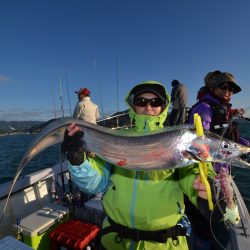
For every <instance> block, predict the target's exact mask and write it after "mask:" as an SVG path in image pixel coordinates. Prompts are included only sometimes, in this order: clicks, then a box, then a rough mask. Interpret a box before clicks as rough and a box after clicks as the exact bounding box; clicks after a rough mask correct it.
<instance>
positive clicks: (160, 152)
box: [4, 118, 250, 211]
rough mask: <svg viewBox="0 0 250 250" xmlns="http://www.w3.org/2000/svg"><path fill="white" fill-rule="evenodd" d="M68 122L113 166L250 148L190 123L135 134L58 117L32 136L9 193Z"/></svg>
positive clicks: (173, 164) (142, 166)
mask: <svg viewBox="0 0 250 250" xmlns="http://www.w3.org/2000/svg"><path fill="white" fill-rule="evenodd" d="M71 123H75V124H76V125H78V126H80V128H81V130H82V131H83V132H84V142H85V147H86V149H87V150H88V151H91V152H94V153H95V154H96V155H98V156H99V157H101V158H103V159H104V160H106V161H108V162H110V163H112V164H114V165H116V166H119V167H122V168H126V169H131V170H159V169H173V168H181V167H185V166H188V165H191V164H193V163H196V162H199V161H204V162H230V161H231V160H234V161H235V159H236V158H237V157H238V156H240V155H241V154H245V153H248V152H250V147H245V146H242V145H240V144H237V143H235V142H232V141H229V140H226V139H224V138H222V137H219V136H218V135H216V134H214V133H212V132H209V131H205V135H204V136H203V137H198V136H197V135H196V132H195V128H194V126H193V125H181V126H176V127H168V128H163V129H162V130H158V131H155V132H145V133H141V134H138V133H135V132H133V130H131V129H128V130H122V131H120V130H112V129H110V128H105V127H102V126H99V125H96V124H93V123H88V122H84V121H82V120H79V119H74V118H61V119H58V120H56V121H54V122H52V123H51V124H50V125H48V126H47V127H45V128H44V129H43V130H42V131H41V132H40V133H39V134H38V135H37V136H36V137H35V139H34V140H33V142H32V143H31V145H30V146H29V148H28V150H27V152H26V154H25V155H24V157H23V159H22V160H21V162H20V164H19V166H18V169H17V172H16V175H15V177H14V180H13V184H12V186H11V188H10V192H9V195H10V194H11V192H12V190H13V187H14V185H15V182H16V180H17V179H18V177H19V175H20V174H21V172H22V170H23V169H24V167H25V166H26V165H27V164H28V163H29V162H30V161H31V160H32V159H33V158H34V157H35V156H36V155H37V154H38V153H40V152H41V151H42V150H44V149H46V148H48V147H50V146H52V145H54V144H56V143H60V142H62V141H63V137H64V132H65V129H66V128H67V126H68V125H69V124H71ZM7 200H8V199H7ZM6 206H7V202H6ZM6 206H5V208H4V211H5V209H6Z"/></svg>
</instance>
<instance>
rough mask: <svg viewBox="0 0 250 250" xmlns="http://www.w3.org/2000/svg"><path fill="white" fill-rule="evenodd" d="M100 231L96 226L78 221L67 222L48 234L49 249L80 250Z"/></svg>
mask: <svg viewBox="0 0 250 250" xmlns="http://www.w3.org/2000/svg"><path fill="white" fill-rule="evenodd" d="M99 231H100V228H99V227H98V226H97V225H94V224H91V223H86V222H84V221H80V220H73V219H72V220H68V221H67V222H65V223H62V224H60V225H59V226H58V227H56V228H55V229H54V230H53V231H51V232H50V235H49V238H50V242H51V249H58V248H59V247H61V246H62V247H64V248H66V249H74V250H82V249H85V248H86V247H87V246H88V244H89V243H90V242H91V241H92V240H94V239H95V238H96V236H97V234H98V232H99Z"/></svg>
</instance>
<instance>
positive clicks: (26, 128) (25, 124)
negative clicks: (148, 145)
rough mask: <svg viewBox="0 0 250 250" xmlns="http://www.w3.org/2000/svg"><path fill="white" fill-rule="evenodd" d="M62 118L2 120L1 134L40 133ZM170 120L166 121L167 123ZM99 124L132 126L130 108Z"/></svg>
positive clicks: (110, 126)
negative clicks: (43, 120)
mask: <svg viewBox="0 0 250 250" xmlns="http://www.w3.org/2000/svg"><path fill="white" fill-rule="evenodd" d="M57 119H60V118H56V119H51V120H49V121H46V122H41V121H11V122H6V121H0V134H1V133H13V132H24V133H30V134H32V133H39V132H40V131H41V130H42V129H43V128H44V127H46V126H47V125H48V124H50V123H51V122H53V121H55V120H57ZM167 122H168V120H167V121H166V124H165V125H167ZM97 124H98V125H100V126H104V127H108V128H123V127H130V126H131V125H133V124H132V123H131V120H130V117H129V114H128V110H124V111H121V112H117V113H115V114H113V115H111V116H109V117H106V118H105V119H103V120H100V121H98V122H97Z"/></svg>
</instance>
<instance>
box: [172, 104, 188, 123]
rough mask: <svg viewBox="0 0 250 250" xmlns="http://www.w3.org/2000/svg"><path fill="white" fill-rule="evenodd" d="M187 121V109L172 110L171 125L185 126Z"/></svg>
mask: <svg viewBox="0 0 250 250" xmlns="http://www.w3.org/2000/svg"><path fill="white" fill-rule="evenodd" d="M185 119H186V112H185V108H180V109H172V111H171V114H170V118H169V125H170V126H174V125H179V124H183V123H184V122H185Z"/></svg>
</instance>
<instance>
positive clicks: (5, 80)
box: [0, 75, 11, 86]
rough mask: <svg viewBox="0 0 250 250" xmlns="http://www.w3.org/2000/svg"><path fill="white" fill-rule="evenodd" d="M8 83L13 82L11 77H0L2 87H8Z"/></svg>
mask: <svg viewBox="0 0 250 250" xmlns="http://www.w3.org/2000/svg"><path fill="white" fill-rule="evenodd" d="M8 82H11V79H10V78H9V77H6V76H1V75H0V85H2V86H3V85H7V83H8Z"/></svg>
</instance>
